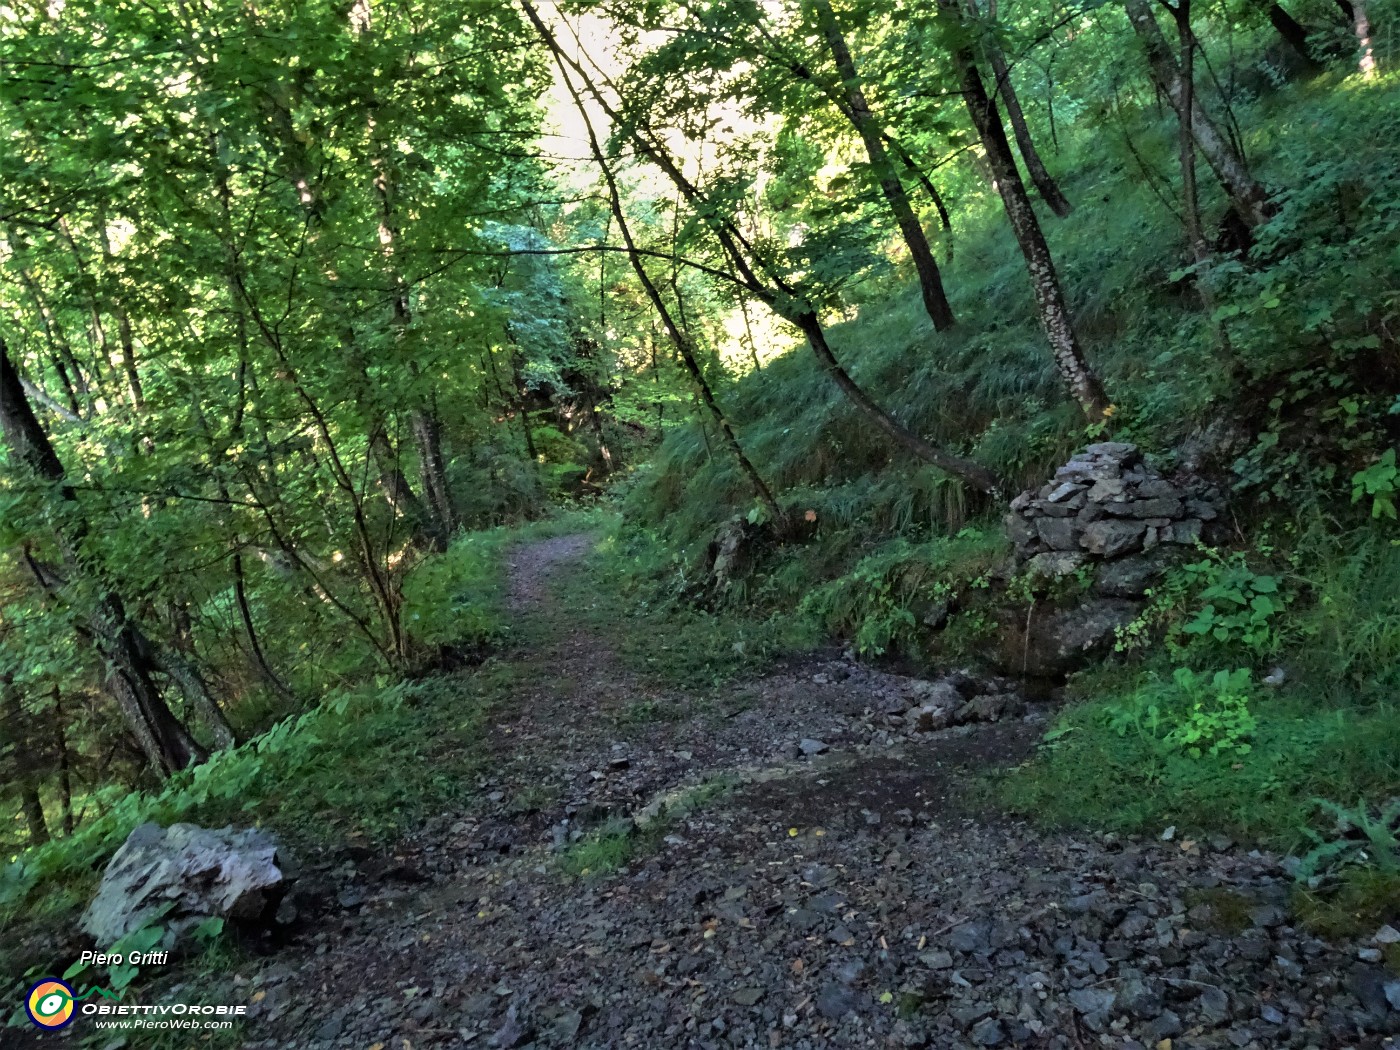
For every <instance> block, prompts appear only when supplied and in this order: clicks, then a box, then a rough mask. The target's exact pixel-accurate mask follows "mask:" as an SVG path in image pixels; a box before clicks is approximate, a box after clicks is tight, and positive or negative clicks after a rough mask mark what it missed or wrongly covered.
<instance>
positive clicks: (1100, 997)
mask: <svg viewBox="0 0 1400 1050" xmlns="http://www.w3.org/2000/svg"><path fill="white" fill-rule="evenodd" d="M1069 1001H1070V1003H1071V1004H1073V1006H1074V1008H1075V1009H1076V1010H1078V1011H1079V1012H1080V1013H1081V1014H1097V1013H1107V1012H1108V1011H1109V1010H1112V1009H1113V1006H1114V1004H1115V1003H1116V1002H1117V1001H1118V996H1117V994H1116V993H1115V992H1114V991H1113V990H1112V989H1109V988H1076V989H1074V990H1073V991H1072V992H1070V993H1069Z"/></svg>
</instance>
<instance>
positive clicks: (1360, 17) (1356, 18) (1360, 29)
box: [1351, 0, 1376, 80]
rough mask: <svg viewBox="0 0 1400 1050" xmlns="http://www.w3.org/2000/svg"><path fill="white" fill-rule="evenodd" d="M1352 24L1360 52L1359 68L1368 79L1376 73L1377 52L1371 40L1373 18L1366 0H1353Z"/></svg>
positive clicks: (1372, 77) (1357, 63)
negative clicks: (1367, 11) (1369, 14)
mask: <svg viewBox="0 0 1400 1050" xmlns="http://www.w3.org/2000/svg"><path fill="white" fill-rule="evenodd" d="M1351 19H1352V21H1351V24H1352V27H1353V28H1354V29H1355V30H1356V46H1357V49H1358V51H1359V52H1360V57H1359V58H1358V59H1357V62H1356V65H1357V68H1358V69H1360V70H1361V75H1362V76H1363V77H1365V78H1366V79H1367V80H1372V79H1374V78H1375V75H1376V52H1375V48H1374V46H1373V44H1372V42H1371V19H1370V17H1369V16H1368V15H1367V14H1366V0H1351Z"/></svg>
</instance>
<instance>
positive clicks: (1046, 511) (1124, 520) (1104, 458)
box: [1006, 441, 1219, 576]
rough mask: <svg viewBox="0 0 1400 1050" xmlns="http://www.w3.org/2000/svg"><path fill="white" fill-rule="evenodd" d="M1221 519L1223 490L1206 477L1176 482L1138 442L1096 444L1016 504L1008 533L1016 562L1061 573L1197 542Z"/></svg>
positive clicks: (1018, 497) (1031, 567)
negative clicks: (1153, 464)
mask: <svg viewBox="0 0 1400 1050" xmlns="http://www.w3.org/2000/svg"><path fill="white" fill-rule="evenodd" d="M1218 517H1219V509H1218V495H1217V493H1215V492H1214V490H1212V489H1211V488H1210V487H1209V486H1207V485H1205V484H1204V483H1202V482H1199V481H1190V482H1186V483H1178V482H1174V481H1169V480H1168V479H1166V478H1164V477H1163V476H1162V475H1161V474H1159V473H1158V472H1157V471H1156V470H1154V469H1153V468H1152V467H1150V466H1148V465H1147V464H1146V463H1145V462H1144V461H1143V458H1142V453H1141V452H1140V451H1139V450H1138V447H1137V446H1136V445H1131V444H1128V443H1126V442H1121V441H1105V442H1101V443H1099V444H1097V445H1090V446H1089V447H1088V448H1086V449H1085V450H1084V451H1083V452H1081V453H1079V454H1078V455H1076V456H1075V457H1074V458H1073V459H1071V460H1070V461H1069V462H1068V463H1066V464H1065V465H1064V466H1062V467H1060V468H1059V469H1058V470H1056V471H1055V477H1054V480H1052V481H1050V482H1049V483H1047V484H1046V485H1044V486H1042V487H1041V488H1040V489H1039V490H1038V491H1037V490H1027V491H1026V492H1023V493H1021V495H1019V496H1017V497H1016V498H1015V499H1014V500H1012V501H1011V512H1010V513H1009V514H1008V515H1007V517H1006V529H1007V534H1008V535H1009V536H1010V538H1011V542H1012V543H1013V544H1014V545H1015V548H1016V560H1017V561H1018V562H1020V563H1026V562H1029V563H1030V565H1029V567H1030V569H1031V570H1032V571H1033V572H1040V573H1041V574H1043V575H1049V576H1059V575H1064V574H1066V573H1069V572H1073V571H1074V570H1075V569H1077V568H1079V566H1081V565H1083V564H1086V563H1087V562H1088V561H1090V560H1101V561H1108V560H1111V559H1115V558H1121V557H1124V556H1126V555H1131V554H1137V553H1139V552H1146V551H1152V550H1154V549H1156V548H1158V547H1161V546H1164V545H1181V546H1190V545H1193V544H1195V543H1196V542H1197V541H1198V540H1200V539H1201V537H1202V535H1203V533H1204V532H1205V530H1206V528H1207V526H1208V523H1209V522H1211V521H1214V520H1215V519H1216V518H1218Z"/></svg>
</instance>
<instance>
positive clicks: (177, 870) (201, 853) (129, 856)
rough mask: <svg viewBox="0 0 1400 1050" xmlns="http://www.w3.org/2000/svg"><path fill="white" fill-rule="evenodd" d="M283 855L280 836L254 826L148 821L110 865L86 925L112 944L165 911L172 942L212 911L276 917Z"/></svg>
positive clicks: (236, 915)
mask: <svg viewBox="0 0 1400 1050" xmlns="http://www.w3.org/2000/svg"><path fill="white" fill-rule="evenodd" d="M278 863H279V862H278V856H277V843H276V841H275V840H274V839H273V838H272V836H270V835H269V834H267V833H266V832H264V831H259V830H257V829H255V828H247V829H244V830H241V831H235V830H234V829H233V828H232V827H227V828H223V829H221V830H218V831H211V830H209V829H207V828H201V827H197V826H195V825H194V824H172V825H171V826H170V827H169V828H162V827H160V826H159V825H157V824H142V825H141V826H140V827H138V828H137V829H136V830H134V831H133V832H132V833H131V834H130V835H129V836H128V837H127V840H126V842H124V843H123V844H122V846H121V848H120V849H119V850H117V852H116V855H115V856H113V857H112V860H111V863H109V864H108V865H107V870H106V872H104V873H103V876H102V883H101V885H100V886H98V888H97V895H96V896H95V897H94V898H93V900H92V903H91V904H89V905H88V908H87V911H86V912H84V913H83V918H82V929H83V930H84V932H86V933H87V934H88V935H89V936H91V937H92V939H93V940H94V941H95V942H96V943H97V945H98V947H99V948H105V947H107V946H108V945H111V944H113V943H114V942H116V941H118V940H120V939H121V938H122V937H124V936H126V935H127V934H128V933H132V932H134V931H136V930H139V929H141V928H142V927H143V926H147V925H149V924H150V923H151V922H153V921H155V920H156V919H157V918H160V921H161V922H162V923H163V924H164V925H165V927H166V931H167V932H166V946H167V947H171V946H173V944H174V942H175V941H176V939H178V937H179V935H180V934H181V933H182V932H184V931H185V930H188V929H190V928H192V927H194V926H196V925H198V924H199V923H200V922H202V921H204V920H205V919H207V918H211V917H217V918H223V919H232V920H243V921H270V920H271V919H272V917H273V916H274V915H275V914H276V911H277V905H278V903H279V902H280V901H281V899H282V896H283V894H284V893H285V892H286V880H285V877H284V875H283V872H282V869H281V868H279V867H278ZM167 906H169V907H167Z"/></svg>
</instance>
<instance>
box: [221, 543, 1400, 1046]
mask: <svg viewBox="0 0 1400 1050" xmlns="http://www.w3.org/2000/svg"><path fill="white" fill-rule="evenodd" d="M589 543H590V540H589V538H588V537H586V536H565V537H560V538H556V539H550V540H545V541H542V542H539V543H534V544H530V545H526V546H522V547H520V548H517V549H516V550H515V551H514V552H512V555H511V558H510V561H511V574H512V576H511V588H510V606H511V608H512V610H513V612H514V615H515V616H516V617H518V618H519V619H520V621H521V625H522V626H521V629H520V631H519V632H518V633H519V635H520V637H521V638H522V639H524V641H523V642H522V644H521V646H520V647H519V649H518V651H516V652H513V653H511V654H509V655H508V656H507V657H506V659H508V660H510V661H514V662H516V663H518V664H519V665H520V667H519V670H520V672H521V673H520V675H519V677H518V687H516V688H515V689H514V690H513V692H512V695H511V697H510V702H509V703H508V704H505V705H502V707H501V708H500V711H501V712H502V713H501V714H499V715H498V717H497V718H496V719H495V720H494V721H493V724H492V726H491V733H492V741H491V746H492V748H493V749H494V750H495V752H496V755H497V760H496V761H495V762H494V763H493V764H492V765H491V767H490V772H489V774H488V775H487V777H486V778H484V779H483V781H482V783H481V784H480V785H479V787H480V801H479V803H478V804H476V805H474V806H473V807H472V808H470V809H469V810H466V811H463V812H460V813H450V814H443V815H442V816H441V818H440V819H437V820H434V821H432V822H430V824H429V825H428V826H426V827H424V828H422V829H420V830H419V831H418V832H416V833H415V834H414V835H412V836H411V837H410V838H409V839H408V840H407V841H405V842H404V843H402V844H401V845H400V847H399V848H398V849H396V850H395V851H394V853H393V855H392V856H387V857H385V856H376V857H368V856H363V855H360V854H358V853H356V852H355V851H353V850H347V851H346V853H345V855H344V856H343V857H342V858H341V859H340V863H339V867H338V868H337V869H336V870H335V872H333V873H332V875H331V876H330V877H329V878H330V881H329V882H328V883H327V888H326V891H325V896H326V900H325V904H324V910H323V911H322V912H321V913H320V914H319V915H316V916H315V917H314V918H313V919H311V920H308V922H307V923H306V924H305V926H304V928H303V929H302V930H301V931H299V932H298V934H297V935H296V936H295V937H294V938H293V940H292V942H291V943H290V944H288V945H286V946H284V947H283V948H282V949H281V950H280V951H278V952H277V953H275V954H274V955H272V956H270V957H267V958H264V959H261V960H257V961H255V962H252V963H249V964H248V966H246V967H245V968H244V970H243V971H242V972H241V973H240V974H239V975H238V977H237V978H236V980H237V981H238V982H240V983H241V984H242V985H244V986H245V987H246V989H247V990H248V991H249V993H250V995H251V997H252V998H253V999H254V1001H255V1005H254V1016H253V1020H252V1023H251V1025H250V1039H249V1042H248V1043H247V1044H246V1045H247V1046H249V1047H253V1048H258V1050H264V1048H266V1050H272V1048H274V1047H275V1048H307V1050H310V1048H332V1047H335V1048H341V1047H358V1048H361V1050H364V1048H371V1050H423V1048H429V1047H460V1046H470V1047H497V1048H509V1047H526V1046H533V1047H540V1048H547V1047H590V1048H593V1047H596V1048H613V1047H641V1048H665V1050H673V1048H674V1050H678V1048H691V1047H694V1048H702V1047H703V1048H709V1047H774V1048H776V1047H791V1048H802V1047H928V1048H933V1050H945V1048H947V1050H961V1048H970V1047H999V1046H1001V1047H1033V1048H1055V1050H1084V1048H1089V1047H1117V1048H1123V1050H1129V1048H1148V1050H1195V1048H1207V1047H1211V1048H1214V1047H1221V1048H1227V1047H1228V1048H1236V1050H1251V1048H1253V1050H1274V1048H1279V1047H1299V1048H1316V1050H1323V1048H1342V1047H1355V1048H1358V1050H1359V1048H1369V1047H1382V1046H1389V1045H1391V1041H1390V1039H1389V1035H1390V1034H1391V1033H1395V1032H1400V1024H1398V1023H1397V1019H1400V1012H1398V1011H1397V1008H1398V1007H1400V983H1397V982H1396V981H1395V980H1394V979H1393V978H1392V977H1391V976H1390V974H1389V972H1388V971H1387V970H1386V969H1385V968H1384V966H1383V963H1382V961H1381V956H1382V949H1383V948H1384V944H1383V943H1382V944H1376V943H1372V942H1370V941H1367V942H1365V943H1335V944H1334V943H1327V942H1324V941H1322V940H1319V939H1318V938H1316V937H1314V936H1312V935H1310V934H1309V933H1307V932H1306V931H1304V930H1302V929H1301V928H1300V927H1298V926H1296V925H1294V921H1293V919H1292V918H1291V916H1290V913H1289V911H1288V898H1289V891H1290V888H1291V880H1290V879H1289V878H1288V876H1286V875H1285V874H1284V872H1283V871H1282V870H1281V868H1280V866H1279V858H1277V857H1275V856H1271V855H1268V854H1265V853H1260V852H1256V851H1249V850H1246V849H1243V848H1240V847H1237V846H1236V845H1234V844H1233V843H1230V842H1228V841H1226V840H1222V839H1216V840H1213V841H1208V842H1193V841H1190V840H1183V839H1181V838H1180V837H1177V836H1175V835H1173V836H1172V837H1171V838H1170V839H1167V840H1163V839H1160V838H1153V839H1137V838H1130V837H1118V836H1114V835H1084V834H1059V833H1047V832H1045V831H1044V830H1042V829H1038V828H1035V827H1032V826H1030V825H1028V824H1026V823H1023V822H1019V821H1015V820H1011V819H1008V818H1005V817H1003V816H1001V815H999V814H997V813H995V812H993V811H989V810H988V809H987V807H986V804H985V802H984V801H982V798H981V792H980V791H979V781H978V779H977V778H978V774H980V773H982V772H985V771H986V770H987V769H989V768H994V767H996V766H999V765H1006V764H1010V763H1015V762H1018V761H1021V760H1022V759H1024V758H1025V757H1026V756H1028V755H1029V754H1030V753H1031V752H1032V751H1033V749H1034V747H1035V744H1036V741H1037V740H1038V738H1039V736H1040V734H1041V733H1042V732H1043V731H1044V726H1045V721H1044V720H1045V712H1044V711H1043V710H1041V709H1038V708H1036V707H1035V706H1034V705H1032V706H1031V707H1030V708H1029V709H1027V710H1026V711H1025V713H1024V714H1018V715H1015V716H1014V717H1007V718H1003V719H1002V720H1000V721H996V722H990V723H980V724H972V725H963V726H958V727H956V728H951V729H945V730H941V731H936V732H923V733H916V732H912V731H911V729H910V727H909V726H907V725H902V722H903V721H904V719H903V716H901V715H900V714H899V713H898V712H900V711H903V710H905V709H907V708H908V707H909V701H908V699H907V698H908V696H909V695H910V693H911V692H913V693H917V692H918V691H919V689H920V688H922V687H924V686H926V685H927V683H918V682H914V681H912V680H909V679H904V678H900V677H899V676H894V675H889V674H884V673H881V672H878V671H875V670H872V669H869V668H865V667H863V666H860V665H858V664H855V663H852V662H850V661H847V660H844V659H841V658H839V657H831V656H828V657H826V658H814V659H812V660H810V661H808V662H806V663H803V664H801V665H797V666H788V667H782V668H775V669H774V670H773V671H772V672H771V673H770V674H768V675H766V676H764V677H761V678H758V679H754V680H751V681H749V682H746V683H741V684H740V685H738V686H735V687H733V688H731V689H730V690H728V691H726V693H725V695H723V696H722V697H720V698H718V699H716V698H714V697H708V696H706V697H701V696H691V695H687V694H685V693H682V692H678V691H668V690H665V689H660V688H657V687H655V686H653V685H649V684H647V683H645V682H643V681H642V680H640V679H639V678H638V677H637V676H636V675H634V674H632V673H631V672H629V671H628V670H626V669H625V668H623V667H621V666H620V665H619V662H618V661H617V660H616V659H615V658H614V657H613V655H612V653H611V652H610V650H609V646H608V640H607V639H605V638H599V637H596V636H593V635H591V634H589V633H588V632H587V631H585V630H583V629H581V628H579V627H578V626H577V625H576V624H574V623H572V622H570V621H569V620H568V619H567V617H566V616H565V615H564V614H563V613H562V612H561V611H560V610H558V609H556V608H555V607H554V605H553V603H552V601H551V595H552V594H554V593H557V589H558V588H563V587H568V586H569V585H570V573H571V566H573V565H574V564H575V563H576V561H577V559H578V558H579V557H580V556H582V555H583V553H584V552H585V551H586V550H587V549H588V547H589ZM684 644H685V640H684V639H683V638H665V637H658V638H657V645H658V646H662V645H677V646H679V645H684ZM639 814H640V815H641V821H642V823H644V824H645V825H646V827H645V828H644V829H642V830H639V831H636V832H635V833H633V839H632V842H633V844H634V845H635V847H636V852H635V853H634V855H633V856H632V857H631V858H630V859H628V860H627V861H626V863H625V865H624V866H623V867H622V868H621V869H620V870H616V871H612V872H608V873H602V874H598V873H591V874H589V875H577V876H575V875H568V874H566V873H565V872H564V871H563V870H562V868H561V864H560V860H561V857H567V856H575V857H576V856H580V855H581V854H579V853H578V852H577V851H578V850H579V846H578V843H579V841H580V840H582V841H585V842H586V841H588V840H589V836H591V835H596V834H597V833H598V832H599V830H600V829H605V830H606V829H612V830H617V829H620V828H623V827H625V826H628V824H629V822H633V820H634V818H636V817H637V816H638V815H639ZM1392 932H1393V931H1392ZM1388 936H1389V934H1387V933H1386V932H1385V931H1381V941H1382V942H1383V941H1384V940H1385V939H1386V938H1387V937H1388ZM1396 936H1397V938H1400V935H1396Z"/></svg>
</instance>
